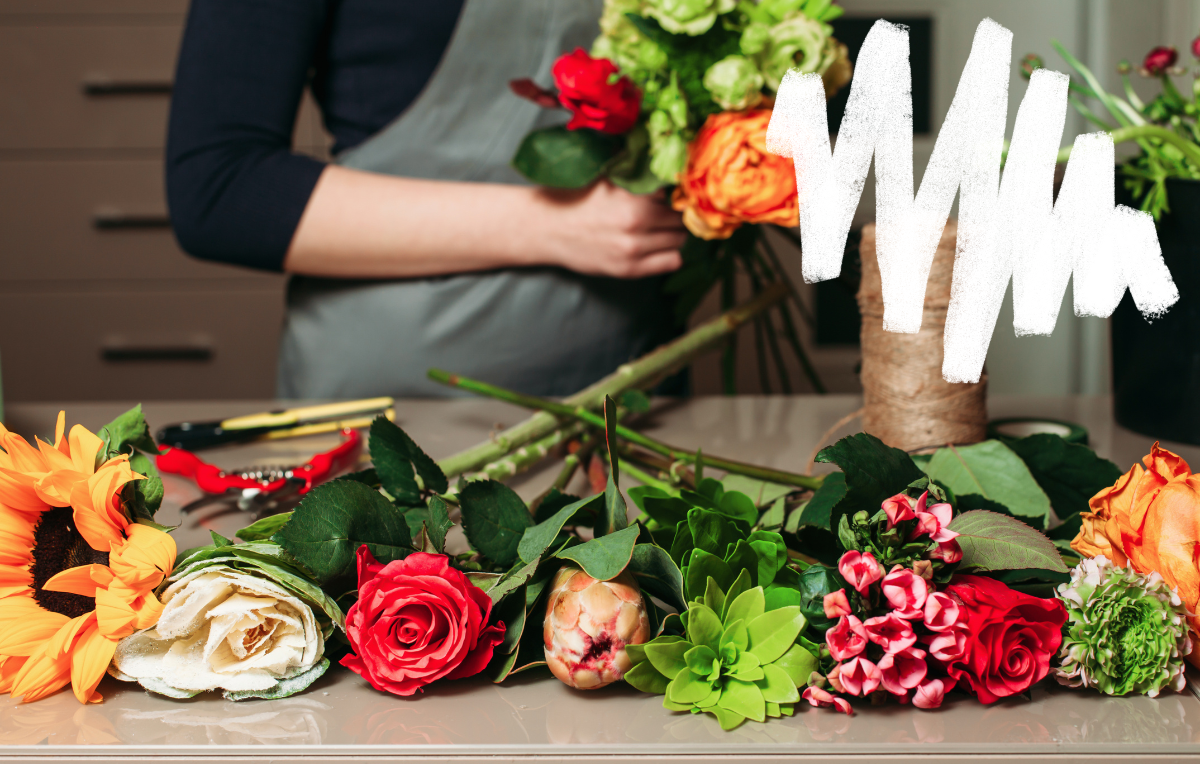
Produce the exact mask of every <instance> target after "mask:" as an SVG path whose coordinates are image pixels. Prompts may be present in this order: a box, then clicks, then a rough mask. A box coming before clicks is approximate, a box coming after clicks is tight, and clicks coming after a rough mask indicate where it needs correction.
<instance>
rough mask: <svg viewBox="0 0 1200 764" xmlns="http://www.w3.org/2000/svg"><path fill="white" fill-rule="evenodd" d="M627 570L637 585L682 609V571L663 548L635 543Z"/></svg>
mask: <svg viewBox="0 0 1200 764" xmlns="http://www.w3.org/2000/svg"><path fill="white" fill-rule="evenodd" d="M629 572H630V574H631V575H632V576H633V578H634V580H635V581H637V582H638V586H640V587H642V590H643V591H645V592H648V593H649V594H651V595H652V596H655V597H658V598H659V599H660V600H662V601H663V602H665V603H666V604H668V605H670V606H671V607H673V608H675V609H676V610H684V609H685V607H686V603H685V600H684V598H683V573H682V572H680V570H679V566H678V565H676V564H675V561H674V560H672V559H671V555H669V554H668V553H667V551H666V550H665V549H663V548H662V547H659V546H655V545H654V544H637V545H635V546H634V547H633V555H632V556H631V557H630V559H629Z"/></svg>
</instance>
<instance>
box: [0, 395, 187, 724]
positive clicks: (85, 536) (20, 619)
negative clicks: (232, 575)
mask: <svg viewBox="0 0 1200 764" xmlns="http://www.w3.org/2000/svg"><path fill="white" fill-rule="evenodd" d="M65 423H66V417H65V413H64V412H60V413H59V415H58V424H57V426H56V427H55V434H54V445H50V444H49V443H46V442H45V441H43V440H40V439H37V438H35V443H36V446H37V447H36V448H35V447H34V446H31V445H29V444H28V443H26V442H25V440H24V439H22V438H21V437H19V436H17V435H14V434H13V433H10V432H9V431H8V430H6V429H5V428H4V426H3V425H0V447H2V448H3V450H2V451H0V692H11V694H12V696H13V697H14V698H17V697H19V698H22V699H23V700H24V702H27V703H28V702H32V701H34V700H38V699H40V698H44V697H46V696H47V695H50V694H51V693H54V692H57V691H58V690H60V689H61V688H63V687H65V686H66V685H67V684H70V685H71V686H72V688H73V689H74V692H75V697H76V698H78V699H79V701H80V702H81V703H98V702H100V700H101V698H100V694H99V693H97V692H96V685H98V684H99V683H100V679H101V678H102V677H103V676H104V672H105V671H106V670H107V668H108V664H109V662H110V661H111V660H112V656H113V651H114V650H115V649H116V646H117V642H118V641H120V640H121V639H122V638H123V637H126V636H128V635H129V634H132V633H133V632H134V631H135V630H137V629H143V628H148V627H150V626H153V625H154V624H155V623H156V622H157V621H158V616H159V613H161V612H162V604H161V603H160V602H159V601H158V598H156V597H155V596H154V588H155V587H156V586H158V585H159V584H160V583H161V582H162V580H163V579H164V578H165V577H166V576H167V575H168V574H169V573H170V572H171V568H172V567H173V566H174V564H175V541H174V540H173V539H172V538H171V537H170V536H168V535H167V534H166V533H163V532H162V531H160V530H158V529H156V528H152V527H150V526H148V525H140V524H136V523H131V522H130V521H129V518H128V517H126V514H125V512H124V509H123V506H122V504H121V498H120V492H121V488H122V487H123V486H124V485H125V484H126V483H128V482H130V481H131V480H140V479H143V478H142V476H141V475H139V474H137V473H136V472H134V471H133V470H132V469H130V467H129V457H128V456H117V457H114V458H112V459H109V460H107V461H105V462H103V463H101V464H99V465H97V461H98V457H100V456H102V454H101V450H102V449H103V448H104V443H103V441H101V439H100V438H98V437H97V436H96V435H94V434H92V433H91V432H89V431H88V430H86V429H85V428H83V427H81V426H79V425H75V426H74V427H72V428H71V433H70V436H69V437H67V438H66V439H64V438H63V431H64V428H65Z"/></svg>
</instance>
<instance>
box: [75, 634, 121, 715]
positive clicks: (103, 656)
mask: <svg viewBox="0 0 1200 764" xmlns="http://www.w3.org/2000/svg"><path fill="white" fill-rule="evenodd" d="M116 649H117V643H116V642H115V641H114V640H111V639H106V638H105V637H104V636H103V635H102V634H101V633H100V632H99V631H98V630H97V628H96V626H95V624H90V625H89V626H88V628H87V630H86V631H85V632H84V633H83V634H81V635H80V636H79V642H78V643H77V644H76V645H75V650H74V651H73V652H72V653H71V688H72V689H73V690H74V691H75V697H76V698H77V699H78V700H79V702H80V703H88V702H90V701H91V700H92V697H93V695H94V694H95V692H96V685H98V684H100V680H101V679H102V678H103V677H104V672H105V670H106V669H108V664H109V663H111V662H112V658H113V653H114V652H116Z"/></svg>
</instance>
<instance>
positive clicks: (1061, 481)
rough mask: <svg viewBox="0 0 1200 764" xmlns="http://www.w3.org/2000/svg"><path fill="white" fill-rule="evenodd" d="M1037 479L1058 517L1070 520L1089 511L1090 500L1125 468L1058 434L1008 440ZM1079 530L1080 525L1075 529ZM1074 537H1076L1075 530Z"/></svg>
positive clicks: (1041, 434) (1110, 483)
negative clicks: (1069, 441)
mask: <svg viewBox="0 0 1200 764" xmlns="http://www.w3.org/2000/svg"><path fill="white" fill-rule="evenodd" d="M1008 447H1009V448H1011V449H1012V450H1013V451H1014V452H1015V453H1016V455H1017V456H1019V457H1021V461H1023V462H1025V466H1026V467H1028V468H1029V472H1030V473H1031V474H1032V475H1033V479H1034V480H1036V481H1037V483H1038V485H1039V486H1041V488H1042V490H1043V491H1045V492H1046V496H1047V497H1049V499H1050V506H1052V507H1054V514H1056V515H1057V516H1058V519H1060V520H1063V521H1066V520H1069V519H1074V518H1076V517H1078V516H1079V513H1080V512H1087V511H1089V510H1088V499H1090V498H1092V497H1093V496H1095V495H1096V494H1097V493H1099V492H1100V491H1101V490H1103V489H1105V488H1108V487H1109V486H1111V485H1112V484H1113V483H1116V482H1117V479H1118V478H1120V477H1121V469H1120V468H1119V467H1117V465H1115V464H1113V463H1112V462H1110V461H1109V460H1108V459H1102V458H1101V457H1099V456H1097V455H1096V452H1095V451H1093V450H1092V449H1090V448H1088V447H1087V446H1081V445H1079V444H1077V443H1068V442H1067V441H1065V440H1063V439H1062V438H1060V437H1059V436H1057V435H1052V434H1050V433H1038V434H1037V435H1030V436H1029V437H1027V438H1018V439H1016V440H1010V441H1008ZM1075 531H1078V527H1076V528H1075ZM1070 538H1074V533H1072V534H1071V537H1070Z"/></svg>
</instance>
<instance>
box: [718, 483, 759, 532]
mask: <svg viewBox="0 0 1200 764" xmlns="http://www.w3.org/2000/svg"><path fill="white" fill-rule="evenodd" d="M714 482H715V481H714ZM717 504H718V506H719V507H720V508H721V511H722V512H723V513H725V514H726V515H729V516H730V517H732V518H733V519H735V520H741V521H742V522H744V523H745V524H746V525H754V524H755V523H756V522H758V507H756V506H754V502H753V501H752V500H751V499H750V497H749V496H747V495H746V494H744V493H740V492H738V491H724V495H723V496H721V498H720V499H719V500H718V502H717Z"/></svg>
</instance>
